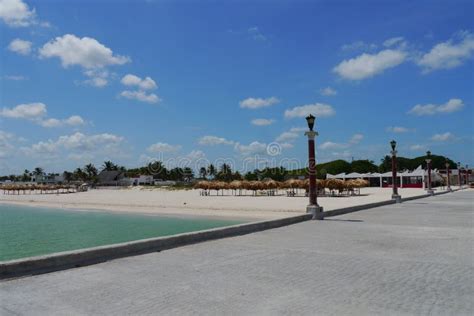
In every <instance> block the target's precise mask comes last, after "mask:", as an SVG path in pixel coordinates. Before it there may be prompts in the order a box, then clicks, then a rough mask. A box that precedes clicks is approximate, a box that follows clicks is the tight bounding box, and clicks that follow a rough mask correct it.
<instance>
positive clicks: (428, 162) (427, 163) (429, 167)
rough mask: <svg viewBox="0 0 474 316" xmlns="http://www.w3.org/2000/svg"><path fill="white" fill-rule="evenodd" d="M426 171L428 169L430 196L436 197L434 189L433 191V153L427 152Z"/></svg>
mask: <svg viewBox="0 0 474 316" xmlns="http://www.w3.org/2000/svg"><path fill="white" fill-rule="evenodd" d="M426 157H427V158H426V169H428V188H427V189H428V194H431V195H434V191H433V189H431V151H429V150H428V151H427V152H426Z"/></svg>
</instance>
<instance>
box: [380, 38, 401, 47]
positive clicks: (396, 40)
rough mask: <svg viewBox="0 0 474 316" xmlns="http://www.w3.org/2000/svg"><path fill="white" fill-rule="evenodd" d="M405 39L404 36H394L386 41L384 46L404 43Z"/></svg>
mask: <svg viewBox="0 0 474 316" xmlns="http://www.w3.org/2000/svg"><path fill="white" fill-rule="evenodd" d="M404 41H405V39H404V38H403V37H402V36H397V37H392V38H389V39H388V40H386V41H384V42H383V46H385V47H392V46H396V45H397V44H402V43H404Z"/></svg>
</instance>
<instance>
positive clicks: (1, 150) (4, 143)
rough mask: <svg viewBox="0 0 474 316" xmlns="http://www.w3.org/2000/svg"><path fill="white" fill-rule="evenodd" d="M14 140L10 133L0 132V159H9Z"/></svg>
mask: <svg viewBox="0 0 474 316" xmlns="http://www.w3.org/2000/svg"><path fill="white" fill-rule="evenodd" d="M14 140H15V136H14V135H13V134H11V133H8V132H5V131H2V130H0V159H4V158H7V157H9V156H10V155H11V154H12V152H13V150H14V146H13V144H12V142H13V141H14Z"/></svg>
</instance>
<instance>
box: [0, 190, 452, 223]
mask: <svg viewBox="0 0 474 316" xmlns="http://www.w3.org/2000/svg"><path fill="white" fill-rule="evenodd" d="M399 191H400V193H401V195H402V197H403V198H406V197H414V196H421V195H424V194H426V192H425V190H423V189H399ZM441 191H444V190H438V192H441ZM282 193H283V192H282ZM390 198H391V190H390V189H385V188H363V189H361V195H357V196H347V197H346V196H344V197H338V196H335V197H332V196H329V197H327V196H326V197H318V202H319V204H320V205H321V206H322V207H324V210H325V211H330V210H334V209H340V208H344V207H352V206H358V205H363V204H370V203H376V202H381V201H384V200H389V199H390ZM307 203H308V200H307V198H306V197H304V196H299V197H287V196H286V195H279V196H251V195H247V196H233V195H230V194H229V195H224V196H221V195H219V196H216V195H211V196H201V195H200V194H199V191H198V190H176V191H169V190H164V189H148V188H128V189H121V190H114V189H100V190H90V191H87V192H79V193H71V194H43V195H2V194H0V204H10V205H22V206H28V207H42V208H48V207H49V208H57V209H62V210H70V211H88V210H89V211H105V212H115V213H122V214H142V215H161V216H169V217H188V218H189V217H209V218H215V219H236V220H245V221H256V220H270V219H279V218H285V217H291V216H297V215H303V214H305V213H306V206H307Z"/></svg>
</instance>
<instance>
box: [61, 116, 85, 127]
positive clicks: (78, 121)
mask: <svg viewBox="0 0 474 316" xmlns="http://www.w3.org/2000/svg"><path fill="white" fill-rule="evenodd" d="M65 123H66V124H68V125H71V126H78V125H84V124H85V122H84V120H83V119H82V117H80V116H79V115H73V116H70V117H69V118H68V119H66V120H65Z"/></svg>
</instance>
